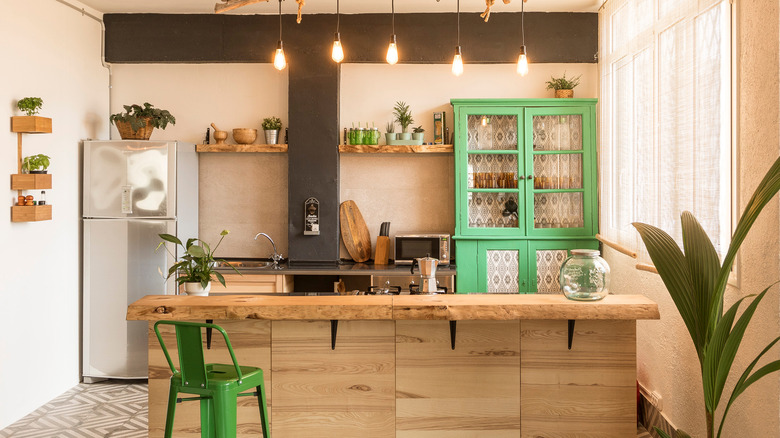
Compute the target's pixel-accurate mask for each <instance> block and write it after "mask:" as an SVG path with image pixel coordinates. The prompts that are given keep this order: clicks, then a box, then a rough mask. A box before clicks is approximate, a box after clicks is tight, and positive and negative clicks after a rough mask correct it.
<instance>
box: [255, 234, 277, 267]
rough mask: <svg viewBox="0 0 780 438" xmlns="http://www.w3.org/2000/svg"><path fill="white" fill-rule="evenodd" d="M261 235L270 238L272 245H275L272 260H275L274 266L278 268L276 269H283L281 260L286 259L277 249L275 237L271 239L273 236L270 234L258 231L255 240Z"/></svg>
mask: <svg viewBox="0 0 780 438" xmlns="http://www.w3.org/2000/svg"><path fill="white" fill-rule="evenodd" d="M259 236H265V237H266V239H268V240H269V241H270V242H271V246H273V247H274V253H273V254H271V260H273V262H274V268H276V269H281V266H279V262H281V261H282V260H284V256H283V255H281V254H279V253H278V252H277V251H276V244H275V243H274V239H271V236H269V235H268V234H265V233H257V234H256V235H255V240H257V238H258V237H259Z"/></svg>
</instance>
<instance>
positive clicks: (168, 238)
mask: <svg viewBox="0 0 780 438" xmlns="http://www.w3.org/2000/svg"><path fill="white" fill-rule="evenodd" d="M159 236H160V238H161V239H162V240H165V241H166V242H171V243H175V244H177V245H181V240H179V238H178V237H176V236H172V235H170V234H159Z"/></svg>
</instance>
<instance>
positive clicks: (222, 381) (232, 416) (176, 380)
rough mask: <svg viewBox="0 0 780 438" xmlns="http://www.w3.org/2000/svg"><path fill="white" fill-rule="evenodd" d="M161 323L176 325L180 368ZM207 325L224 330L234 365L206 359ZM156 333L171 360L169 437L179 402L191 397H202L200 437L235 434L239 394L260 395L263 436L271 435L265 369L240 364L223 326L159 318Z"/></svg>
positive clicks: (232, 437)
mask: <svg viewBox="0 0 780 438" xmlns="http://www.w3.org/2000/svg"><path fill="white" fill-rule="evenodd" d="M160 324H166V325H172V326H174V327H175V329H176V342H177V344H178V348H179V365H180V368H181V370H176V368H175V367H174V366H173V362H172V361H171V356H170V355H169V354H168V349H167V348H166V347H165V343H164V342H163V339H162V336H161V335H160V330H159V329H158V326H159V325H160ZM204 327H205V328H212V329H215V330H218V331H219V332H220V333H222V336H223V337H224V338H225V344H226V345H227V348H228V351H229V352H230V357H231V359H233V364H232V365H224V364H218V363H205V360H204V357H203V338H202V336H201V328H204ZM154 333H155V334H156V335H157V340H158V341H159V342H160V346H161V347H162V350H163V353H165V359H167V360H168V365H169V366H170V367H171V372H172V373H173V375H172V376H171V389H170V395H169V396H168V414H167V417H166V419H165V437H166V438H170V437H171V435H172V433H173V417H174V414H175V413H176V403H178V402H182V401H191V400H199V401H200V427H201V437H208V438H235V436H236V426H237V425H236V409H237V398H238V397H240V396H257V402H258V404H259V405H260V419H261V420H262V422H263V437H264V438H268V437H270V435H271V432H270V430H269V428H268V410H267V407H266V400H265V384H264V382H263V370H262V369H260V368H255V367H245V366H244V367H242V366H239V365H238V362H237V361H236V355H235V353H234V352H233V346H232V345H231V344H230V340H229V339H228V335H227V333H225V330H224V329H223V328H222V327H220V326H218V325H215V324H208V323H198V322H184V321H157V322H156V323H155V324H154ZM252 388H254V391H253V392H248V393H243V392H244V391H246V390H249V389H252ZM179 393H185V394H195V395H197V397H189V398H178V396H179ZM242 393H243V394H242Z"/></svg>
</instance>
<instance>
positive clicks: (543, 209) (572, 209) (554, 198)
mask: <svg viewBox="0 0 780 438" xmlns="http://www.w3.org/2000/svg"><path fill="white" fill-rule="evenodd" d="M584 226H585V216H584V212H583V205H582V192H566V193H535V194H534V228H582V227H584Z"/></svg>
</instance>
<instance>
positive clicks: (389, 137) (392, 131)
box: [385, 122, 395, 144]
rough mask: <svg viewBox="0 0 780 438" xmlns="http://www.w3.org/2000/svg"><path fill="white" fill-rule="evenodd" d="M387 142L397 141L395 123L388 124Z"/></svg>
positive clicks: (386, 127)
mask: <svg viewBox="0 0 780 438" xmlns="http://www.w3.org/2000/svg"><path fill="white" fill-rule="evenodd" d="M385 141H386V142H387V144H390V142H392V141H395V123H393V122H387V126H385Z"/></svg>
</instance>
